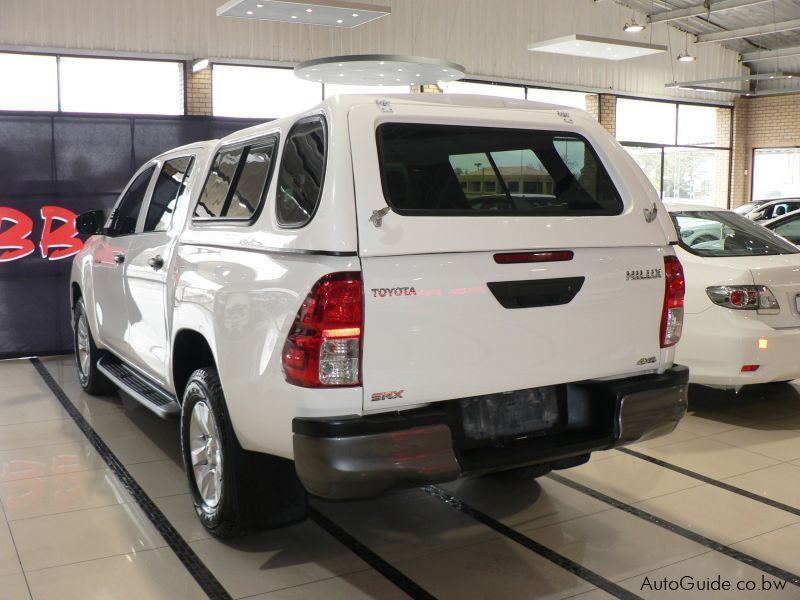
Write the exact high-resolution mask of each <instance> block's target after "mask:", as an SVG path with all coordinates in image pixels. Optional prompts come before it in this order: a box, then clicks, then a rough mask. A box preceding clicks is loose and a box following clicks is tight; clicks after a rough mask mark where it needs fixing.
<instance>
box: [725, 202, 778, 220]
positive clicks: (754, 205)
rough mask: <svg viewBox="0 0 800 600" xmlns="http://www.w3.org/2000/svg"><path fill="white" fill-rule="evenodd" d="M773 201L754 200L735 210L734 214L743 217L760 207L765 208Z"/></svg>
mask: <svg viewBox="0 0 800 600" xmlns="http://www.w3.org/2000/svg"><path fill="white" fill-rule="evenodd" d="M771 201H772V200H752V201H751V202H748V203H746V204H742V205H741V206H737V207H736V208H734V209H733V212H735V213H737V214H740V215H742V216H745V215H747V214H748V213H749V212H751V211H754V210H755V209H757V208H758V207H759V206H763V205H764V204H766V203H767V202H771Z"/></svg>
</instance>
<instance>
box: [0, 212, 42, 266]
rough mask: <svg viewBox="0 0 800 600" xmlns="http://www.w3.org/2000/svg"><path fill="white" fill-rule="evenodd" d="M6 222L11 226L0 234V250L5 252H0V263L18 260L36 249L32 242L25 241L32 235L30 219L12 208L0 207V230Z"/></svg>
mask: <svg viewBox="0 0 800 600" xmlns="http://www.w3.org/2000/svg"><path fill="white" fill-rule="evenodd" d="M6 221H9V222H10V223H12V225H11V227H9V228H8V229H6V230H5V231H2V232H0V250H5V252H0V263H2V262H10V261H12V260H18V259H20V258H22V257H24V256H28V254H30V253H31V252H33V251H34V250H35V249H36V247H35V246H34V245H33V242H32V241H30V240H29V239H27V237H28V236H29V235H30V234H31V233H33V221H31V219H30V217H28V216H27V215H26V214H23V213H21V212H19V211H18V210H14V209H13V208H7V207H5V206H0V229H2V228H3V223H5V222H6Z"/></svg>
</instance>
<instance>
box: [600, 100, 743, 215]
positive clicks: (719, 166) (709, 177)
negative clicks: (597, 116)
mask: <svg viewBox="0 0 800 600" xmlns="http://www.w3.org/2000/svg"><path fill="white" fill-rule="evenodd" d="M616 116H617V139H618V140H619V141H620V142H621V143H622V145H623V146H624V147H625V149H626V150H627V151H628V152H629V153H630V155H631V156H632V157H633V159H634V160H635V161H636V163H637V164H638V165H639V166H640V167H641V169H642V171H644V173H645V175H646V176H647V178H648V179H649V180H650V183H652V184H653V187H654V188H655V189H656V191H657V192H658V193H659V194H660V196H661V198H662V199H663V200H664V201H665V202H676V203H680V202H683V203H692V204H704V205H708V206H716V207H720V208H726V207H727V206H728V195H729V184H730V136H731V109H730V108H727V107H717V106H700V105H693V104H680V103H675V102H652V101H644V100H632V99H628V98H619V99H618V100H617V115H616Z"/></svg>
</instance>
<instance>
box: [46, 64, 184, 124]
mask: <svg viewBox="0 0 800 600" xmlns="http://www.w3.org/2000/svg"><path fill="white" fill-rule="evenodd" d="M60 81H61V110H63V111H67V112H93V113H122V114H147V115H181V114H183V85H182V82H183V66H182V65H181V63H179V62H167V61H155V60H122V59H113V58H74V57H66V56H64V57H61V59H60Z"/></svg>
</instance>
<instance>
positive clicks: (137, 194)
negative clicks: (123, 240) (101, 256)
mask: <svg viewBox="0 0 800 600" xmlns="http://www.w3.org/2000/svg"><path fill="white" fill-rule="evenodd" d="M153 171H155V166H152V167H150V168H148V169H147V170H145V171H142V172H141V173H140V174H139V175H138V176H137V177H136V178H135V179H134V180H133V182H132V183H131V184H130V186H128V189H127V190H126V192H125V195H124V196H123V197H122V199H121V200H120V201H119V204H117V208H116V209H115V210H114V212H113V213H111V219H110V220H109V224H108V233H109V235H130V234H131V233H134V232H135V231H136V223H137V221H138V220H139V212H140V211H141V210H142V203H143V202H144V195H145V194H146V193H147V186H148V185H149V183H150V178H151V177H152V176H153Z"/></svg>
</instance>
